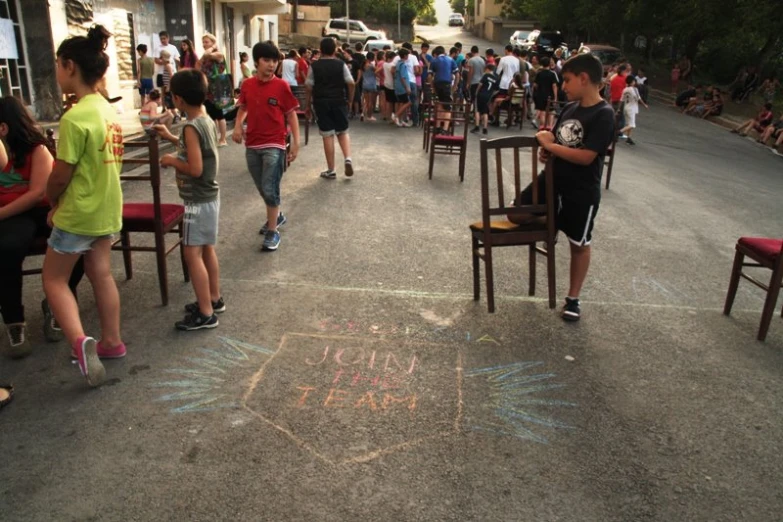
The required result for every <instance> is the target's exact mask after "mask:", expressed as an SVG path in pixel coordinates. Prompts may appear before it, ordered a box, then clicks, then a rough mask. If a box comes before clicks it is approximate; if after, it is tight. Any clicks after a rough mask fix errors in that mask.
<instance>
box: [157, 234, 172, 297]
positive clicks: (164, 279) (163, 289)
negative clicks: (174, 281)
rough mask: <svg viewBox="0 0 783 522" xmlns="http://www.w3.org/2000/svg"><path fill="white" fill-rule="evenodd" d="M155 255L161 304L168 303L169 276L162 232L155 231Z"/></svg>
mask: <svg viewBox="0 0 783 522" xmlns="http://www.w3.org/2000/svg"><path fill="white" fill-rule="evenodd" d="M155 257H156V258H157V260H158V283H159V284H160V297H161V300H162V301H163V306H168V304H169V278H168V273H167V267H166V239H165V237H164V236H163V233H158V232H156V233H155Z"/></svg>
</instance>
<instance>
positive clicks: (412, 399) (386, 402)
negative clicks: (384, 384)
mask: <svg viewBox="0 0 783 522" xmlns="http://www.w3.org/2000/svg"><path fill="white" fill-rule="evenodd" d="M403 402H407V403H408V410H409V411H413V410H415V409H416V394H415V393H414V394H413V395H411V396H409V397H402V398H400V399H398V398H397V397H394V396H393V395H391V394H388V393H384V394H383V404H382V405H381V407H382V408H383V409H384V410H386V409H388V408H389V406H394V404H398V403H403Z"/></svg>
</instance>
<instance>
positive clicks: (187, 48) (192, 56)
mask: <svg viewBox="0 0 783 522" xmlns="http://www.w3.org/2000/svg"><path fill="white" fill-rule="evenodd" d="M179 46H180V49H182V54H181V55H180V58H179V60H180V70H182V69H195V68H196V64H197V63H198V56H196V50H195V48H194V47H193V42H191V41H190V40H188V39H185V40H182V43H181V44H179Z"/></svg>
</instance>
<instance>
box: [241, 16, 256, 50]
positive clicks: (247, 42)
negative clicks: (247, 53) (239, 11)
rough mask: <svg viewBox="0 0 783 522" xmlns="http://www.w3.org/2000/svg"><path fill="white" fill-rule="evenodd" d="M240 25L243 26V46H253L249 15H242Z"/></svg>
mask: <svg viewBox="0 0 783 522" xmlns="http://www.w3.org/2000/svg"><path fill="white" fill-rule="evenodd" d="M242 25H243V26H244V34H245V47H253V42H252V39H251V38H250V15H242Z"/></svg>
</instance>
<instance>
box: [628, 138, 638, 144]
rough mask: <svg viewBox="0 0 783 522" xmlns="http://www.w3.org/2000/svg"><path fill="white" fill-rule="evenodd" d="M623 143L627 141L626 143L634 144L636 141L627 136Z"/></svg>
mask: <svg viewBox="0 0 783 522" xmlns="http://www.w3.org/2000/svg"><path fill="white" fill-rule="evenodd" d="M625 143H627V144H628V145H636V142H635V141H633V140H632V139H631V138H628V139H627V140H625Z"/></svg>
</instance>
